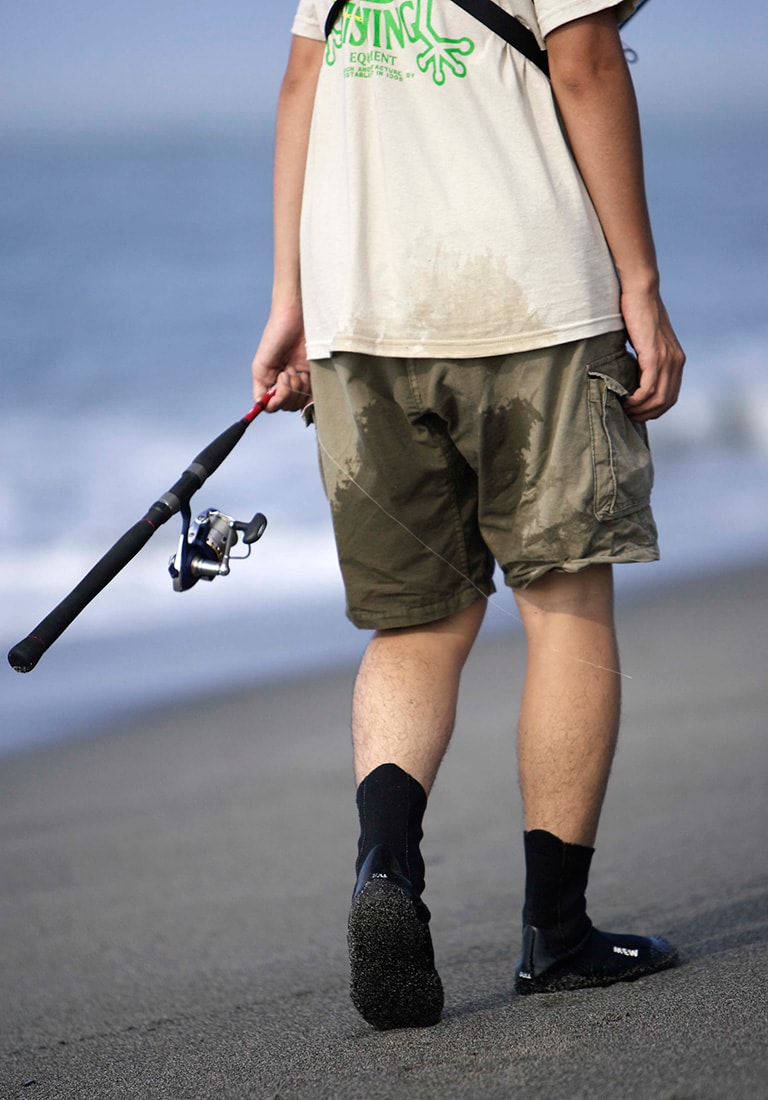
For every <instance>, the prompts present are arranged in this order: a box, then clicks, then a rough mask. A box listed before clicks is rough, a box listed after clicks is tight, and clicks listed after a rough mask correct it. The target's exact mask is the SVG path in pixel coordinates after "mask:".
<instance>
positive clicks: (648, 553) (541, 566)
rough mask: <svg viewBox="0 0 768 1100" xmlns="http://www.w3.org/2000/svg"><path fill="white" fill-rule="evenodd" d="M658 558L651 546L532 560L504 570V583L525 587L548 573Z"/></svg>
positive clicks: (575, 571) (639, 562)
mask: <svg viewBox="0 0 768 1100" xmlns="http://www.w3.org/2000/svg"><path fill="white" fill-rule="evenodd" d="M658 560H659V551H658V549H656V548H652V547H649V548H648V549H647V550H635V551H632V552H631V553H625V554H595V555H594V556H593V557H590V558H576V559H574V560H573V561H559V562H531V563H530V564H528V565H522V566H521V565H520V564H519V563H517V564H516V565H515V566H514V567H512V568H510V569H505V570H504V583H505V584H506V585H507V587H508V588H516V589H523V588H527V587H528V585H529V584H533V582H534V581H537V580H539V579H540V578H541V577H543V576H545V575H546V574H547V573H581V572H582V571H583V570H584V569H588V568H589V567H590V565H635V564H637V565H640V564H643V563H646V564H647V563H649V562H654V561H658Z"/></svg>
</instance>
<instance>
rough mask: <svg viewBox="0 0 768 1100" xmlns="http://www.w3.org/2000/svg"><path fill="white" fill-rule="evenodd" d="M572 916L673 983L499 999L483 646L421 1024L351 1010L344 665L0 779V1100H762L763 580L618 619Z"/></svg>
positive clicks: (149, 720)
mask: <svg viewBox="0 0 768 1100" xmlns="http://www.w3.org/2000/svg"><path fill="white" fill-rule="evenodd" d="M619 619H620V637H621V641H622V655H623V664H624V668H625V671H626V672H627V673H628V674H630V675H631V676H632V679H631V680H627V681H626V684H625V702H624V725H623V733H622V740H621V746H620V750H619V754H618V757H617V760H616V764H615V767H614V774H613V778H612V782H611V786H610V789H609V794H608V799H607V803H606V807H605V812H604V816H603V822H602V826H601V833H600V838H599V843H598V849H597V854H596V856H595V861H594V864H593V875H592V885H591V889H590V912H591V915H592V917H593V919H594V920H595V922H596V923H597V924H598V926H602V927H605V928H610V929H614V930H617V931H618V930H621V931H637V932H640V933H643V932H658V933H660V934H662V935H665V936H667V937H668V938H669V939H672V940H674V941H675V942H676V943H677V944H678V945H679V947H680V949H681V952H682V954H683V964H682V965H681V966H680V967H679V968H677V969H676V970H673V971H669V972H667V973H664V974H660V975H657V976H655V977H652V978H649V979H646V980H644V981H640V982H637V983H633V984H625V985H617V986H613V987H610V988H608V989H603V990H589V991H584V992H579V993H569V994H556V995H551V996H545V997H533V998H519V997H516V996H514V995H513V994H512V993H511V986H512V965H513V960H514V956H515V953H516V951H517V948H518V937H519V913H520V909H521V905H522V866H523V860H522V846H521V841H520V803H519V795H518V792H517V786H516V780H515V777H514V774H515V773H514V747H513V736H512V730H513V727H514V722H515V714H516V707H517V700H518V698H519V692H520V684H521V681H522V672H523V664H524V649H523V645H522V641H521V638H520V635H519V634H518V633H514V634H513V635H512V636H511V637H510V638H508V639H506V640H493V641H492V642H488V643H485V644H481V645H480V646H479V647H478V648H477V650H476V651H475V653H474V654H473V656H472V658H471V660H470V663H469V665H468V667H467V670H466V673H465V679H464V685H463V691H462V699H461V705H460V714H459V721H458V725H457V731H456V734H455V737H454V742H453V745H452V748H451V750H450V752H449V755H448V757H447V759H446V762H445V765H444V768H443V770H442V772H441V775H440V777H439V779H438V783H437V785H436V787H435V790H434V792H433V794H432V797H431V800H430V808H429V811H428V818H427V822H426V838H425V843H424V853H425V857H426V860H427V869H428V870H427V892H426V895H425V896H426V900H427V902H428V904H429V906H430V908H431V910H432V913H433V935H434V939H435V945H436V953H437V961H438V966H439V969H440V972H441V975H442V977H443V981H444V984H445V987H446V1011H445V1015H444V1019H443V1022H442V1023H441V1024H440V1025H438V1026H437V1027H434V1028H429V1029H425V1030H423V1031H395V1032H388V1033H378V1032H375V1031H372V1030H371V1029H370V1028H369V1027H368V1026H367V1025H366V1024H365V1023H364V1022H363V1021H362V1020H361V1019H360V1018H359V1017H358V1016H357V1015H356V1013H355V1011H354V1009H353V1008H352V1006H351V1004H350V1002H349V998H348V994H347V964H346V950H345V922H346V913H347V908H348V902H349V896H350V892H351V887H352V870H353V863H354V852H355V843H356V814H355V807H354V789H353V783H352V778H351V764H350V753H349V745H348V741H349V733H348V726H349V718H348V712H349V696H350V686H351V676H352V673H351V671H350V670H344V671H343V672H340V673H339V674H338V675H333V676H327V677H323V678H318V679H315V680H302V679H301V678H300V677H299V676H297V677H296V678H295V679H294V680H293V681H292V682H290V683H287V684H283V685H279V686H276V687H272V688H269V689H266V690H260V691H258V692H247V691H245V692H242V693H239V694H236V695H228V696H225V697H217V698H211V699H209V700H208V701H206V702H205V703H202V704H196V705H194V706H174V707H169V708H166V709H163V710H156V711H154V712H153V713H148V714H143V715H141V716H140V717H135V718H132V719H131V720H130V721H126V722H124V723H123V725H122V726H121V727H119V728H114V727H113V728H111V729H109V730H105V731H104V732H103V734H102V735H101V736H98V737H93V738H89V739H87V740H82V741H75V742H70V743H67V744H61V745H57V746H52V747H48V748H44V749H40V750H37V751H35V752H31V753H29V754H26V755H22V756H18V757H15V758H11V759H7V760H4V761H2V762H1V763H0V884H2V885H1V897H0V945H1V946H0V1097H2V1098H5V1097H13V1098H15V1097H25V1098H26V1097H35V1098H45V1100H48V1098H54V1097H56V1098H59V1097H66V1098H78V1100H89V1098H94V1100H96V1098H99V1100H104V1098H109V1100H111V1098H121V1097H140V1098H142V1100H150V1098H154V1097H171V1098H174V1100H178V1098H183V1100H186V1098H190V1100H197V1098H208V1097H216V1098H240V1097H259V1098H261V1097H264V1098H272V1100H276V1098H278V1097H281V1098H282V1100H288V1098H292V1097H302V1098H303V1097H307V1098H314V1097H328V1098H330V1097H350V1098H352V1097H361V1096H367V1097H370V1098H375V1097H388V1098H389V1097H392V1098H400V1097H404V1098H409V1100H411V1098H412V1100H417V1098H420V1097H424V1098H435V1100H438V1098H439V1100H444V1098H451V1097H470V1098H473V1100H474V1098H479V1100H483V1098H500V1100H501V1098H505V1100H506V1098H518V1097H519V1098H521V1100H522V1098H526V1100H530V1098H534V1100H537V1098H541V1100H575V1098H579V1097H583V1098H585V1100H586V1098H590V1100H593V1098H595V1100H603V1098H605V1100H617V1098H620V1100H710V1098H711V1100H716V1098H722V1097H728V1098H729V1100H732V1098H737V1100H738V1098H742V1097H743V1098H747V1097H749V1098H750V1100H751V1098H759V1097H768V997H766V979H767V978H768V948H767V945H768V882H767V878H768V876H767V875H766V872H767V871H768V860H767V859H766V855H765V840H766V836H768V797H767V796H768V748H767V747H766V726H768V675H767V674H766V673H767V672H768V566H765V567H755V568H752V569H750V570H747V571H743V572H740V573H734V574H721V575H717V576H714V577H711V578H708V579H706V580H699V581H692V582H690V583H687V584H682V585H681V584H677V585H676V586H674V587H667V588H665V589H664V590H662V591H659V592H658V593H657V594H656V596H655V597H653V598H651V597H648V596H645V597H643V600H642V602H639V603H634V604H628V605H626V606H624V607H622V608H621V610H620V616H619Z"/></svg>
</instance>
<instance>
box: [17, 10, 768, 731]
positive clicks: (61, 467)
mask: <svg viewBox="0 0 768 1100" xmlns="http://www.w3.org/2000/svg"><path fill="white" fill-rule="evenodd" d="M293 9H294V4H293V2H292V0H291V2H288V3H284V4H282V5H275V6H271V7H270V8H267V6H266V5H262V4H255V3H244V2H242V0H230V2H228V3H227V4H226V5H223V6H216V8H215V10H214V6H213V5H190V4H188V3H184V2H183V0H165V2H164V3H163V5H161V6H157V5H150V4H149V3H147V2H146V0H138V2H134V3H133V4H131V5H130V6H127V5H126V6H119V7H115V6H114V5H112V6H109V7H107V6H106V5H98V4H96V3H95V2H94V0H68V3H67V4H63V5H62V4H54V3H53V2H52V0H25V2H24V3H20V2H19V0H15V2H10V0H0V372H1V373H0V378H1V380H0V516H1V517H2V522H3V529H4V538H2V539H0V643H2V645H3V647H4V651H7V650H8V649H9V648H10V647H11V645H13V644H14V643H15V642H17V641H18V640H19V639H20V638H22V637H24V636H25V635H26V634H27V633H29V632H30V631H31V630H32V629H33V627H34V626H35V625H36V623H37V622H39V621H40V620H41V619H42V618H43V617H44V616H45V615H46V614H47V613H48V612H49V611H50V610H51V609H52V608H53V607H54V606H55V605H56V604H57V603H58V602H59V600H60V599H62V598H63V597H64V596H65V595H66V594H67V593H68V592H69V591H70V589H71V588H72V587H73V586H74V585H75V584H76V583H77V582H78V581H79V580H80V579H81V577H82V576H83V575H84V574H85V573H86V572H87V570H88V569H89V568H90V567H91V565H93V564H94V562H95V561H96V560H97V559H98V558H99V557H100V556H101V555H102V554H103V553H104V552H105V551H106V550H107V549H108V547H109V546H110V545H111V544H112V543H113V542H114V541H115V540H116V539H117V538H118V537H119V536H120V535H121V534H122V533H123V531H124V530H125V529H126V528H127V527H129V526H130V525H131V524H132V523H133V522H134V521H135V520H137V519H138V518H140V517H141V516H142V515H143V514H144V512H145V511H146V509H147V507H148V506H149V505H150V504H151V503H152V502H153V501H154V500H155V499H156V498H157V497H158V496H159V495H160V494H161V493H163V492H164V491H165V490H166V489H167V488H168V487H169V486H170V485H171V484H172V483H173V482H174V481H175V480H176V478H177V476H178V475H179V473H180V472H181V471H182V470H183V469H184V468H185V467H186V466H187V465H188V463H189V462H190V461H191V460H192V458H193V457H194V455H195V454H197V453H198V451H200V450H201V449H202V447H203V446H204V445H205V444H206V443H207V442H208V441H209V440H210V439H211V438H213V437H214V436H215V435H217V434H218V433H219V432H220V431H222V430H223V429H224V428H225V427H227V426H228V425H229V424H230V423H232V422H233V421H235V420H237V419H238V418H239V417H240V416H241V415H243V413H244V412H246V411H247V410H248V408H250V405H251V396H250V379H249V366H250V360H251V357H252V354H253V351H254V350H255V347H256V344H257V341H258V338H259V335H260V331H261V326H262V325H263V322H264V321H265V319H266V316H267V311H268V305H269V297H270V276H271V156H272V117H273V113H274V105H275V101H276V97H277V92H278V88H279V82H280V78H281V73H282V69H283V66H284V63H285V58H286V56H287V49H288V44H289V30H290V24H291V21H292V16H293ZM692 11H693V12H694V13H695V16H696V20H695V22H694V21H693V20H692ZM767 25H768V23H767V21H766V17H765V15H764V14H763V12H762V10H761V5H760V4H759V3H758V0H749V2H745V3H743V4H742V5H740V6H739V9H738V13H737V14H735V15H733V14H728V15H725V14H723V10H722V8H721V6H720V5H717V4H715V2H714V0H703V2H701V3H699V4H697V5H696V6H695V9H691V7H690V6H689V5H682V4H680V3H675V2H673V0H666V2H665V0H655V3H652V4H648V5H647V6H646V7H645V8H644V10H643V12H642V14H640V15H638V17H637V19H636V21H634V22H633V23H632V24H631V25H630V26H629V27H628V28H627V29H626V32H625V34H624V38H625V40H626V42H627V43H628V45H630V46H631V47H632V48H633V49H634V50H636V52H637V54H638V55H639V60H638V62H637V63H636V64H635V65H634V67H633V76H634V78H635V83H636V87H637V90H638V98H639V101H640V105H641V113H642V117H643V123H644V137H645V154H646V173H647V180H648V190H649V198H650V203H651V211H652V216H653V220H654V228H655V233H656V238H657V245H658V250H659V254H660V263H661V270H662V278H663V292H664V297H665V300H666V302H667V306H668V308H669V311H670V314H671V316H672V319H673V322H674V324H675V327H676V329H677V330H678V332H679V335H680V337H681V340H682V342H683V345H684V347H685V348H686V351H687V353H688V366H687V368H686V381H685V388H684V392H683V396H682V398H681V401H680V403H679V405H678V406H677V408H676V409H675V410H673V412H672V413H670V414H668V415H667V416H666V417H665V418H664V419H662V420H660V421H659V422H658V423H654V424H653V425H652V426H651V432H652V445H653V449H654V455H655V462H656V479H657V482H656V489H655V495H654V507H655V511H656V516H657V520H658V523H659V528H660V532H661V542H662V556H663V560H662V562H661V563H659V564H658V565H652V566H639V565H638V566H635V567H626V568H624V569H619V570H617V581H618V588H619V592H620V594H621V595H623V596H624V597H626V598H631V597H633V596H635V597H636V596H637V595H638V594H640V595H642V593H643V592H644V591H650V590H651V589H652V588H653V587H654V586H657V585H660V584H663V583H675V582H676V580H678V579H680V578H683V577H686V576H690V575H692V574H694V573H702V572H704V571H711V574H712V576H713V577H715V575H716V571H717V570H718V569H719V568H722V567H734V568H735V567H738V566H740V565H743V564H747V563H748V562H750V561H753V560H756V559H765V557H766V555H767V554H768V370H767V369H766V347H767V346H768V314H767V313H766V291H767V290H768V262H767V260H768V111H767V110H766V108H767V107H768V79H767V78H766V72H767V71H768V66H766V64H765V58H764V54H765V50H766V46H768V41H767V39H768V36H766V33H765V32H766V26H767ZM208 506H215V507H218V508H221V509H222V510H224V511H225V512H228V513H230V514H234V515H236V516H237V517H238V518H240V519H249V518H250V517H251V516H252V515H253V513H254V512H255V511H257V510H258V511H262V512H264V513H266V515H267V517H268V519H269V527H268V529H267V532H266V534H265V536H264V538H263V540H262V541H261V542H259V543H258V544H257V545H256V546H255V547H254V550H253V554H252V555H251V558H250V560H248V561H247V562H234V563H233V566H232V575H231V576H230V577H228V578H222V579H219V580H216V581H215V582H214V583H212V584H206V583H205V582H201V583H199V584H198V585H197V586H196V587H195V588H194V589H193V590H192V591H191V592H188V593H184V594H181V595H180V594H177V593H174V592H173V591H172V587H171V582H170V578H169V577H168V573H167V563H168V558H169V556H170V555H171V554H172V553H173V551H174V549H175V545H176V541H177V538H178V521H177V520H176V519H175V518H174V519H173V520H171V521H170V522H169V523H168V524H167V525H166V526H165V527H163V528H162V530H161V531H160V532H158V534H157V535H155V537H154V538H153V539H152V541H151V542H150V543H149V544H148V545H147V547H146V548H145V549H144V550H143V551H142V552H141V554H140V555H139V556H138V557H137V558H136V559H134V561H133V562H132V563H131V564H130V565H129V566H128V567H127V568H126V569H125V570H124V571H123V573H121V574H120V576H119V577H118V578H117V579H116V580H115V581H114V582H113V583H112V584H111V585H110V586H109V587H108V588H107V589H106V590H105V591H104V592H103V593H102V594H101V595H100V596H99V597H98V598H97V599H96V600H95V601H94V603H92V604H91V605H90V607H89V608H87V609H86V611H85V612H84V613H83V614H82V615H81V616H80V618H79V619H77V620H76V622H75V623H74V625H73V626H71V627H70V628H69V630H68V631H67V632H66V633H65V634H64V636H63V637H62V638H61V639H60V640H59V641H58V642H57V643H56V645H55V646H54V647H53V648H52V649H51V651H50V652H49V653H48V654H47V655H46V656H44V657H43V659H42V661H41V663H40V665H39V666H38V668H37V669H36V670H35V671H34V672H33V673H31V674H30V675H28V676H19V675H18V674H15V673H14V672H12V670H11V669H10V667H9V666H8V665H7V664H4V665H3V667H2V669H0V701H1V703H2V706H1V708H0V714H1V715H2V720H1V723H0V752H8V751H15V750H18V749H22V748H26V747H29V746H31V745H33V744H35V743H39V742H41V741H50V740H53V739H56V738H61V737H67V736H73V735H76V734H83V733H87V732H89V731H90V730H93V729H96V728H98V727H99V725H101V724H103V723H104V722H106V721H108V720H112V719H115V718H117V717H119V716H121V715H124V714H126V713H127V712H129V711H131V710H132V709H135V708H146V707H151V706H161V705H165V704H167V703H172V702H173V701H174V700H175V699H178V698H181V697H185V698H187V697H190V696H192V697H202V696H203V695H205V694H209V693H211V692H213V691H226V690H230V689H232V690H234V689H236V688H237V687H239V686H244V685H251V684H253V683H259V682H268V681H272V680H276V679H279V680H282V681H285V682H286V688H287V690H290V686H291V682H292V681H298V680H299V679H300V678H301V677H302V676H303V675H305V674H306V673H307V672H312V671H321V670H322V669H324V668H328V667H331V666H333V665H336V664H338V663H340V662H342V661H344V660H349V659H351V658H353V657H354V656H356V655H357V654H359V653H360V652H361V651H362V647H363V645H364V641H365V638H364V637H363V636H361V635H360V634H359V633H358V632H357V631H356V630H354V628H352V627H351V626H350V625H349V624H348V623H347V622H346V620H345V618H344V613H343V603H344V601H343V594H342V589H341V583H340V580H339V576H338V569H337V565H336V558H335V552H334V548H333V541H332V536H331V530H330V523H329V519H328V514H327V506H326V502H325V499H324V497H323V494H322V489H321V486H320V481H319V476H318V472H317V463H316V457H315V449H314V438H313V432H312V430H311V429H306V428H305V427H304V425H303V423H302V421H301V420H300V418H299V417H297V416H295V415H290V414H278V415H275V416H271V417H268V416H262V417H260V418H259V419H258V420H257V421H256V423H255V424H254V425H253V426H252V427H251V428H250V429H249V432H248V433H247V434H246V436H245V438H244V440H243V441H242V442H241V443H240V444H239V446H238V447H237V448H236V450H235V451H234V452H233V454H232V455H231V457H230V458H229V459H228V460H227V461H226V463H225V464H224V465H223V466H222V468H221V470H220V471H219V472H218V473H216V474H215V475H214V476H213V477H212V478H211V479H210V480H209V481H208V482H207V483H206V485H205V486H204V487H203V489H202V490H201V491H200V492H199V493H198V494H197V496H196V497H195V498H194V500H193V508H194V509H200V508H203V507H208ZM484 629H487V630H489V631H493V630H497V631H499V630H510V629H517V622H516V617H515V615H514V612H513V601H512V598H511V596H510V595H509V594H508V593H505V592H504V591H503V590H501V589H500V592H499V594H498V595H497V596H496V597H495V599H494V601H493V606H492V607H491V608H490V610H489V614H488V616H487V619H486V627H485V628H484ZM659 644H661V645H663V639H659ZM629 671H630V672H631V670H629ZM214 735H215V731H214Z"/></svg>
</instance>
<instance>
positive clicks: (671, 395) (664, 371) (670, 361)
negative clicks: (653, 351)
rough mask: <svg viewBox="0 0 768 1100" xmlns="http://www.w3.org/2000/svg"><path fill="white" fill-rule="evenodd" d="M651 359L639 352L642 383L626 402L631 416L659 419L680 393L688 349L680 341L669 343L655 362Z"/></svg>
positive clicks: (632, 417) (638, 418)
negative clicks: (649, 363) (650, 360)
mask: <svg viewBox="0 0 768 1100" xmlns="http://www.w3.org/2000/svg"><path fill="white" fill-rule="evenodd" d="M648 359H649V357H648V356H644V355H642V353H640V354H638V364H639V366H640V384H639V385H638V387H637V389H636V390H635V392H634V393H633V394H632V395H631V396H630V397H628V398H627V399H626V401H625V402H624V411H625V412H626V414H627V416H628V417H629V419H630V420H656V419H658V417H660V416H663V415H664V413H665V412H667V411H668V410H669V409H671V408H672V406H673V405H674V404H675V403H676V402H677V399H678V397H679V395H680V386H681V384H682V380H683V367H684V365H685V353H684V352H683V349H682V348H681V347H680V345H679V344H678V343H677V341H675V342H674V344H673V345H672V346H671V347H670V346H667V347H666V348H665V349H664V354H663V355H662V356H658V357H657V358H656V362H655V363H654V364H653V365H652V366H649V365H648Z"/></svg>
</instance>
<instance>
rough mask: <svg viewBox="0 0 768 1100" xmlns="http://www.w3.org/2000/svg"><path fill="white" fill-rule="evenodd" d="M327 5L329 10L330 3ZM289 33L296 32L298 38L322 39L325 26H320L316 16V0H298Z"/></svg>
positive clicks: (320, 40)
mask: <svg viewBox="0 0 768 1100" xmlns="http://www.w3.org/2000/svg"><path fill="white" fill-rule="evenodd" d="M328 7H329V10H330V4H329V5H328ZM291 34H297V35H298V36H299V37H300V38H314V39H316V40H317V41H318V42H322V41H324V39H325V26H324V25H322V26H321V24H320V20H319V19H318V16H317V0H299V7H298V11H297V12H296V17H295V19H294V20H293V26H292V27H291Z"/></svg>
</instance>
